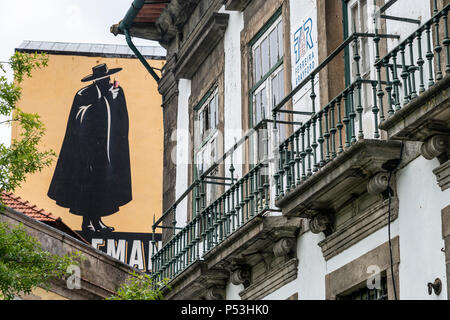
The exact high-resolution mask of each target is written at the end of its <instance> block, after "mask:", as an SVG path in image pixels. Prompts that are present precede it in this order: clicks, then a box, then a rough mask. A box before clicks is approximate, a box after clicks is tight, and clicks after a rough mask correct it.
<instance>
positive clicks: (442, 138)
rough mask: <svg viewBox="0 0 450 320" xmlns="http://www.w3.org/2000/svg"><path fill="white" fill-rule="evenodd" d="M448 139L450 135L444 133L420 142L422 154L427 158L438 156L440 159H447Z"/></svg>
mask: <svg viewBox="0 0 450 320" xmlns="http://www.w3.org/2000/svg"><path fill="white" fill-rule="evenodd" d="M449 140H450V136H446V135H436V136H432V137H431V138H429V139H427V140H426V141H425V142H424V143H423V144H422V147H421V149H420V151H421V154H422V156H423V157H424V158H425V159H427V160H432V159H434V158H438V160H440V161H441V159H442V158H447V159H446V160H448V156H447V153H449ZM441 164H442V163H441Z"/></svg>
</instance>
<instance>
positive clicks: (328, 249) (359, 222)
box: [319, 196, 399, 260]
mask: <svg viewBox="0 0 450 320" xmlns="http://www.w3.org/2000/svg"><path fill="white" fill-rule="evenodd" d="M373 197H374V196H371V198H373ZM390 210H391V212H390V218H391V219H390V221H391V222H393V221H395V220H396V219H397V218H398V210H399V201H398V199H397V198H392V199H391V205H390ZM388 217H389V199H387V200H384V201H381V202H378V204H376V205H371V206H369V207H368V208H367V209H366V210H364V211H363V212H358V213H357V214H356V215H354V216H353V217H351V218H350V219H349V220H348V221H346V222H345V223H343V224H342V225H340V226H338V227H337V228H336V230H335V231H334V232H333V233H332V234H331V235H329V236H327V238H325V239H324V240H322V241H321V242H320V243H319V246H320V247H321V249H322V253H323V256H324V258H325V260H329V259H331V258H332V257H334V256H336V255H338V254H339V253H341V252H342V251H344V250H346V249H348V248H350V247H351V246H353V245H354V244H355V243H357V242H359V241H360V240H362V239H364V238H366V237H368V236H369V235H371V234H372V233H374V232H376V231H378V230H380V229H381V228H383V227H384V226H386V225H387V224H388Z"/></svg>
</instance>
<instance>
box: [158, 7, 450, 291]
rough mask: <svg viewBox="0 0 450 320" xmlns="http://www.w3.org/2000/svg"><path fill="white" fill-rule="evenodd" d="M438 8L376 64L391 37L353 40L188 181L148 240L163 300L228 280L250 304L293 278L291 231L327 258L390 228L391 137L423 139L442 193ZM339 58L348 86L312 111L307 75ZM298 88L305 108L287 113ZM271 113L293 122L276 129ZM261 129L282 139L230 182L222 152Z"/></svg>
mask: <svg viewBox="0 0 450 320" xmlns="http://www.w3.org/2000/svg"><path fill="white" fill-rule="evenodd" d="M394 2H396V1H392V0H391V1H390V2H389V3H390V4H392V3H394ZM387 9H388V6H385V7H384V8H382V9H381V10H387ZM448 9H449V5H447V6H445V7H444V8H443V9H442V10H441V11H438V10H437V9H435V11H434V13H433V16H432V18H431V19H430V20H429V21H427V22H425V23H423V24H422V25H421V26H420V27H418V29H416V30H415V31H414V32H413V33H412V34H411V35H410V36H409V37H407V38H406V40H404V41H402V42H400V44H398V45H397V46H396V47H395V48H393V49H391V50H390V51H389V52H387V54H386V55H385V56H384V57H381V56H380V52H381V51H382V50H381V48H380V43H381V42H382V41H384V40H385V39H397V40H399V38H400V37H399V36H398V35H391V34H386V33H381V32H379V31H378V30H375V32H374V33H353V34H352V35H351V36H350V37H349V38H348V39H346V40H345V41H344V42H343V43H342V44H341V45H340V46H339V47H338V48H336V50H335V51H334V52H333V53H331V55H330V56H329V57H327V58H326V59H325V60H324V61H323V62H322V63H321V64H320V65H319V66H318V67H317V68H316V69H315V70H313V71H312V72H311V74H310V75H309V77H308V78H307V79H305V80H304V81H303V82H302V83H300V84H299V85H298V86H297V87H296V88H295V89H294V90H293V91H292V92H291V93H290V94H289V95H288V96H286V97H285V98H284V99H283V100H282V101H281V102H280V103H279V104H278V105H277V106H276V107H275V108H274V109H273V119H262V120H261V122H260V123H259V124H258V125H257V126H256V127H255V128H253V129H252V130H250V131H249V132H247V133H246V134H245V135H244V136H243V138H242V139H241V140H240V141H238V142H236V144H235V145H234V146H233V147H232V148H231V149H230V150H229V151H228V152H226V153H225V154H224V155H223V156H222V157H219V159H217V160H216V161H215V162H214V164H213V165H212V166H211V167H210V168H209V169H208V170H206V171H205V172H203V173H202V174H200V175H199V176H198V177H196V179H195V181H194V183H193V184H192V185H191V186H190V187H189V188H188V189H187V190H186V191H185V192H184V193H183V195H182V196H181V197H180V198H179V199H178V200H177V201H176V202H175V203H174V204H173V206H172V207H171V208H169V210H167V211H166V212H165V213H164V214H163V216H162V217H161V218H160V219H159V220H158V221H155V223H154V226H153V231H154V232H155V230H156V228H164V229H166V230H167V233H171V238H170V240H168V241H167V242H166V243H165V244H164V245H163V247H162V248H160V249H159V250H158V248H157V247H156V242H153V246H154V252H155V254H154V255H153V257H152V270H153V277H154V278H155V279H156V280H161V279H164V278H168V279H170V280H171V283H172V285H173V284H175V285H176V286H177V288H178V289H177V290H176V293H173V294H172V293H168V294H169V295H171V297H172V298H183V299H187V298H193V297H196V298H198V297H200V296H199V294H201V293H200V292H203V293H204V292H208V296H201V298H219V299H220V298H223V297H224V286H225V285H226V281H228V280H229V279H231V281H232V282H233V283H235V284H244V287H245V289H244V291H243V292H241V297H243V298H247V299H249V298H250V299H251V298H258V297H259V296H258V295H257V294H256V293H255V292H257V291H258V288H260V287H261V286H259V285H260V284H261V283H262V282H264V281H269V282H270V281H272V282H273V283H278V284H279V285H283V283H284V282H283V281H282V280H281V278H283V276H286V277H285V278H286V279H288V280H286V281H292V279H294V278H295V277H296V273H295V275H294V274H293V271H292V270H294V269H293V268H296V263H297V261H298V260H297V257H296V254H295V252H296V250H295V241H294V239H296V237H298V235H299V234H300V233H301V232H305V231H307V230H311V231H312V232H314V233H321V232H323V233H324V234H325V236H326V238H325V239H324V240H323V241H322V242H321V243H320V244H319V245H320V246H321V247H322V251H323V254H324V257H325V259H327V260H328V259H330V258H331V257H333V256H335V255H336V254H338V253H339V252H341V251H342V250H345V249H346V248H348V247H349V246H351V245H353V244H354V243H356V242H357V241H359V240H360V239H362V238H363V237H366V236H367V235H368V234H371V233H373V232H375V231H376V230H378V229H380V228H382V227H384V226H385V225H386V224H388V223H389V222H390V221H393V220H395V219H396V217H397V214H398V199H397V197H396V188H395V174H394V173H395V172H396V170H397V169H398V168H399V166H400V165H401V164H402V161H405V159H404V158H405V144H404V143H403V142H402V141H401V140H407V141H422V142H425V144H424V147H422V149H423V150H425V151H423V150H422V151H423V152H422V154H427V156H428V157H431V158H432V157H438V158H439V159H440V162H442V165H443V166H442V167H440V168H437V170H438V169H439V170H438V171H437V172H438V174H439V175H440V177H441V178H440V179H441V181H442V185H444V186H448V185H449V183H448V180H449V178H448V177H449V175H450V174H449V173H448V171H449V169H448V167H449V166H448V155H449V154H448V149H449V148H448V145H449V144H448V136H449V133H450V126H449V119H450V113H449V108H448V79H449V76H448V74H449V73H450V48H449V44H450V39H449V37H448V25H447V14H448ZM379 13H383V12H379ZM361 39H371V40H372V41H373V43H374V47H375V50H376V57H375V61H373V63H372V65H374V70H375V72H374V74H375V75H376V76H375V78H374V79H367V78H363V76H362V75H361V71H360V68H361V52H360V48H359V45H360V40H361ZM441 44H442V46H441ZM386 51H387V50H386ZM341 52H347V57H348V58H349V59H350V60H351V61H352V62H353V64H352V71H353V74H354V77H353V82H352V83H350V84H348V85H347V86H346V87H345V88H343V89H342V90H341V91H340V93H339V94H338V95H336V96H335V97H334V98H332V99H330V101H327V102H325V103H324V102H323V101H319V99H318V97H317V94H316V91H317V89H316V84H315V79H316V77H318V76H319V74H320V72H321V71H322V70H323V69H324V68H326V67H327V66H328V65H329V64H330V63H333V61H336V60H334V59H335V58H336V57H337V56H338V55H339V54H340V53H341ZM348 52H351V53H352V54H348ZM444 60H445V63H446V67H445V73H446V75H445V76H444V70H443V69H442V62H443V61H444ZM425 78H428V79H429V80H428V83H427V85H425V82H424V81H425V80H424V79H425ZM305 90H308V91H309V99H310V101H309V102H310V106H311V110H309V111H307V112H305V110H301V109H300V110H298V109H296V108H295V105H294V109H287V108H286V106H288V105H291V104H293V103H291V102H292V100H293V97H294V96H295V94H296V93H298V92H300V91H305ZM368 99H370V102H367V101H368ZM319 105H320V107H319V108H317V107H318V106H319ZM279 114H290V115H292V117H294V116H296V115H298V116H301V117H302V120H304V121H279V120H278V119H279V116H278V115H279ZM305 115H306V116H305ZM305 117H306V118H305ZM268 125H269V126H270V128H271V130H272V133H273V134H272V136H273V137H274V139H275V141H276V137H277V135H278V131H279V128H280V126H286V128H287V129H286V130H285V131H286V132H289V130H291V131H290V132H292V134H291V135H290V136H289V137H288V138H287V139H285V140H284V141H282V142H281V143H278V144H277V145H278V147H276V148H274V150H273V152H270V153H269V152H266V153H265V155H264V157H263V160H262V161H257V162H256V163H255V164H242V167H241V168H240V169H239V170H238V171H240V172H242V174H240V176H241V177H240V178H237V177H236V171H237V170H236V168H235V166H234V165H233V164H234V162H233V155H234V154H236V152H237V151H238V149H240V151H239V152H240V154H241V156H242V155H245V154H246V152H248V150H247V149H246V148H247V145H248V144H249V142H250V141H251V140H252V139H253V138H254V136H255V135H256V134H258V132H259V129H260V128H261V127H268ZM436 137H438V138H436ZM441 137H443V138H441ZM430 139H431V140H432V142H429V141H431V140H430ZM275 141H272V143H276V142H275ZM430 145H431V146H430ZM246 150H247V151H246ZM430 150H431V151H430ZM266 151H267V150H266ZM427 151H428V153H427ZM242 158H245V157H242ZM446 168H447V169H446ZM225 171H228V172H227V173H225ZM212 172H217V173H221V174H214V175H213V174H212ZM245 172H246V173H245ZM211 185H216V186H219V192H218V195H217V196H210V195H209V196H208V186H211ZM180 211H181V212H182V214H183V216H190V221H189V222H188V223H187V224H186V225H182V224H181V221H179V220H180V219H179V218H177V215H179V214H180ZM280 212H281V213H280ZM306 221H309V223H308V224H305V222H306ZM280 275H281V276H282V277H281V278H280ZM277 281H278V282H277ZM279 285H278V287H279ZM266 287H267V286H266ZM278 287H277V286H274V287H273V288H272V289H273V290H275V289H276V288H278ZM266 294H267V292H266Z"/></svg>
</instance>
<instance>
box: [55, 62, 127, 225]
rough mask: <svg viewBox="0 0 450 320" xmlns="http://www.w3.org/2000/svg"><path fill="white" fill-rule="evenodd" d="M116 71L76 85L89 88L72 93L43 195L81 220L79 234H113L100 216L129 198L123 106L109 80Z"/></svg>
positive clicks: (96, 72)
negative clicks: (63, 132) (57, 150)
mask: <svg viewBox="0 0 450 320" xmlns="http://www.w3.org/2000/svg"><path fill="white" fill-rule="evenodd" d="M121 70H122V68H116V69H110V70H108V67H107V66H106V64H101V65H97V66H95V67H93V68H92V71H93V72H92V74H91V75H89V76H87V77H85V78H83V79H82V80H81V81H82V82H87V81H93V83H92V84H90V85H89V86H87V87H84V88H83V89H81V90H80V91H78V92H77V93H76V94H75V98H74V100H73V104H72V108H71V110H70V114H69V119H68V122H67V128H66V134H65V137H64V141H63V144H62V147H61V151H60V154H59V158H58V162H57V165H56V168H55V172H54V174H53V178H52V181H51V184H50V187H49V191H48V196H49V197H50V198H51V199H53V200H55V201H56V204H57V205H59V206H61V207H64V208H69V209H70V210H69V211H70V212H71V213H72V214H75V215H80V216H83V223H82V226H81V227H82V228H81V229H82V231H83V232H95V233H100V232H102V233H104V232H111V231H114V228H113V227H108V226H106V225H105V224H104V223H103V222H102V220H101V217H104V216H109V215H112V214H114V213H116V212H117V211H119V207H120V206H123V205H125V204H126V203H128V202H130V201H131V199H132V193H131V170H130V152H129V143H128V131H129V122H128V111H127V105H126V101H125V95H124V92H123V90H122V88H121V87H120V86H118V83H117V82H116V81H114V83H111V78H110V76H111V75H113V74H115V73H117V72H120V71H121Z"/></svg>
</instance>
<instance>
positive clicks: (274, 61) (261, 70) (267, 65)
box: [250, 11, 285, 162]
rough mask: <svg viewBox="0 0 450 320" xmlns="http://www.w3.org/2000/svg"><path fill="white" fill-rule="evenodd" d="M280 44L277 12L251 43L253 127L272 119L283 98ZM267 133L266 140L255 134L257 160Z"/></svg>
mask: <svg viewBox="0 0 450 320" xmlns="http://www.w3.org/2000/svg"><path fill="white" fill-rule="evenodd" d="M283 44H284V42H283V22H282V19H281V11H279V12H278V13H277V14H275V16H274V17H273V18H272V19H271V21H269V22H268V24H267V26H266V27H264V28H263V29H262V31H261V32H260V33H259V35H258V36H257V37H256V39H255V40H254V41H253V42H252V43H251V52H252V56H251V57H252V63H251V65H252V85H253V87H252V88H251V90H250V101H251V110H252V112H251V114H250V123H251V124H252V126H253V127H255V126H257V125H258V124H260V123H261V121H262V120H265V119H272V109H273V108H274V107H275V106H276V105H277V104H278V103H279V102H280V101H281V100H282V99H283V98H284V87H285V86H284V67H283V56H284V49H283V48H284V47H283ZM278 120H285V119H284V115H278ZM278 128H279V129H281V130H280V139H282V138H283V137H284V136H285V129H284V126H279V127H278ZM262 130H268V127H267V125H266V124H265V125H261V126H260V127H259V129H258V133H260V131H262ZM268 131H270V130H268ZM268 134H269V138H268V139H267V138H264V134H263V133H260V134H258V138H257V140H258V141H255V142H254V147H253V150H254V152H253V153H254V158H255V159H254V160H255V161H256V162H259V161H260V160H262V159H263V157H264V150H266V151H267V150H268V147H269V145H268V143H269V141H270V140H271V139H272V138H271V137H270V132H268Z"/></svg>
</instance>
